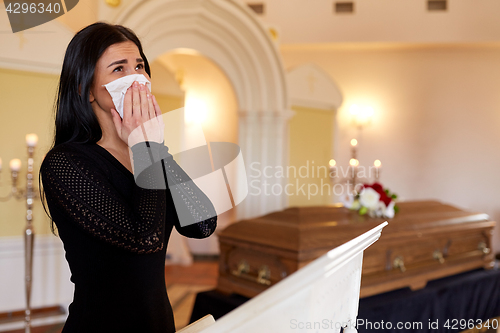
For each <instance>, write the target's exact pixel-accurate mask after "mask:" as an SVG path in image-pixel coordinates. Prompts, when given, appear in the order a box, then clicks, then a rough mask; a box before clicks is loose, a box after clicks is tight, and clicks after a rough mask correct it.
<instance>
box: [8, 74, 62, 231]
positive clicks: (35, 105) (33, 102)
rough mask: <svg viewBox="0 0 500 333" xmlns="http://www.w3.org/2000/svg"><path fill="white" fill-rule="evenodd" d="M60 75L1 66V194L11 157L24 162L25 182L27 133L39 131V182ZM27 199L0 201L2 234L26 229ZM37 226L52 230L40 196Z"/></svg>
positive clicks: (36, 156) (35, 222)
mask: <svg viewBox="0 0 500 333" xmlns="http://www.w3.org/2000/svg"><path fill="white" fill-rule="evenodd" d="M57 83H58V77H57V76H56V75H49V74H38V73H30V72H21V71H14V70H7V69H0V115H1V121H0V157H1V158H2V162H3V167H2V173H1V179H0V184H1V186H0V195H1V196H4V195H6V194H7V192H8V190H9V187H10V183H11V182H10V170H9V161H10V160H11V159H13V158H19V159H21V161H22V163H23V166H22V169H21V170H22V172H21V173H20V176H19V177H20V180H19V185H20V186H25V184H26V182H25V177H26V173H25V170H26V162H27V161H26V160H27V153H26V144H25V135H26V134H28V133H36V134H38V137H39V143H38V146H37V148H36V151H35V171H36V184H37V187H38V169H39V168H40V162H41V160H42V157H43V156H44V155H45V153H46V152H47V151H48V149H49V148H50V145H51V140H52V137H53V126H52V124H53V116H52V115H53V111H52V105H53V103H54V98H55V93H56V90H57ZM25 216H26V208H25V201H23V200H19V201H17V200H14V199H10V200H9V201H7V202H0V237H2V236H14V235H16V236H18V235H21V234H22V233H23V232H24V226H25ZM34 227H35V232H36V233H38V234H46V233H50V228H49V220H48V218H47V217H46V215H45V212H44V211H43V208H42V206H41V204H40V200H39V199H37V200H35V205H34Z"/></svg>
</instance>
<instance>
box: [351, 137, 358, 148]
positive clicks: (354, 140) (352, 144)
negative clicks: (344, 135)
mask: <svg viewBox="0 0 500 333" xmlns="http://www.w3.org/2000/svg"><path fill="white" fill-rule="evenodd" d="M357 145H358V140H356V139H352V140H351V146H352V147H356V146H357Z"/></svg>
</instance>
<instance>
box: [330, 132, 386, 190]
mask: <svg viewBox="0 0 500 333" xmlns="http://www.w3.org/2000/svg"><path fill="white" fill-rule="evenodd" d="M357 147H358V140H356V139H352V140H351V158H350V159H349V166H348V167H347V170H345V172H341V175H340V176H339V173H338V169H339V167H338V166H337V162H336V161H335V160H334V159H331V160H330V162H329V164H330V178H331V180H332V183H333V184H335V183H337V184H345V185H346V186H347V194H349V195H354V196H355V195H356V194H358V192H357V191H356V186H357V185H362V184H363V182H360V180H361V179H364V178H366V180H365V181H364V182H367V181H368V180H369V179H370V178H371V168H372V167H369V169H368V178H367V177H366V172H363V173H362V175H363V176H364V177H360V176H359V168H360V165H359V160H358V158H357V157H358V153H357ZM381 166H382V163H381V162H380V160H375V162H374V163H373V168H375V175H374V179H375V182H378V181H379V178H380V169H381ZM340 168H341V167H340ZM361 168H363V167H361ZM341 169H342V168H341ZM351 186H352V187H351Z"/></svg>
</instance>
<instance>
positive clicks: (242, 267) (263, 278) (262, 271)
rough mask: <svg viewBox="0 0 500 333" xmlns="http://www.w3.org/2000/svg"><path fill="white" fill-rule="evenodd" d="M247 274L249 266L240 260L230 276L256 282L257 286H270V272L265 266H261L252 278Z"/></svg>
mask: <svg viewBox="0 0 500 333" xmlns="http://www.w3.org/2000/svg"><path fill="white" fill-rule="evenodd" d="M249 272H250V265H249V264H248V262H246V261H245V260H242V261H240V262H239V264H238V268H237V269H236V270H233V271H232V272H231V274H233V275H234V276H237V277H240V278H243V279H245V280H249V281H253V282H257V283H258V284H263V285H266V286H269V285H271V280H269V278H270V277H271V270H270V269H269V267H267V266H266V265H262V266H261V267H260V268H259V272H258V275H257V276H252V275H250V274H248V273H249Z"/></svg>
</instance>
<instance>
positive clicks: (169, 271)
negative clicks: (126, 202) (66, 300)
mask: <svg viewBox="0 0 500 333" xmlns="http://www.w3.org/2000/svg"><path fill="white" fill-rule="evenodd" d="M218 269H219V266H218V264H217V262H216V261H198V262H195V263H194V264H193V265H191V266H178V265H171V266H165V280H166V281H167V292H168V297H169V299H170V303H171V304H172V308H173V310H174V318H175V326H176V329H180V328H182V327H184V326H186V325H187V324H188V323H189V318H190V317H191V310H192V308H193V305H194V299H195V297H196V294H197V293H198V292H200V291H205V290H210V289H213V288H214V287H215V286H216V284H217V276H218ZM63 325H64V323H59V324H55V325H49V326H41V327H33V328H32V330H31V332H32V333H60V332H61V330H62V327H63ZM4 333H24V329H22V330H15V331H8V332H4Z"/></svg>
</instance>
